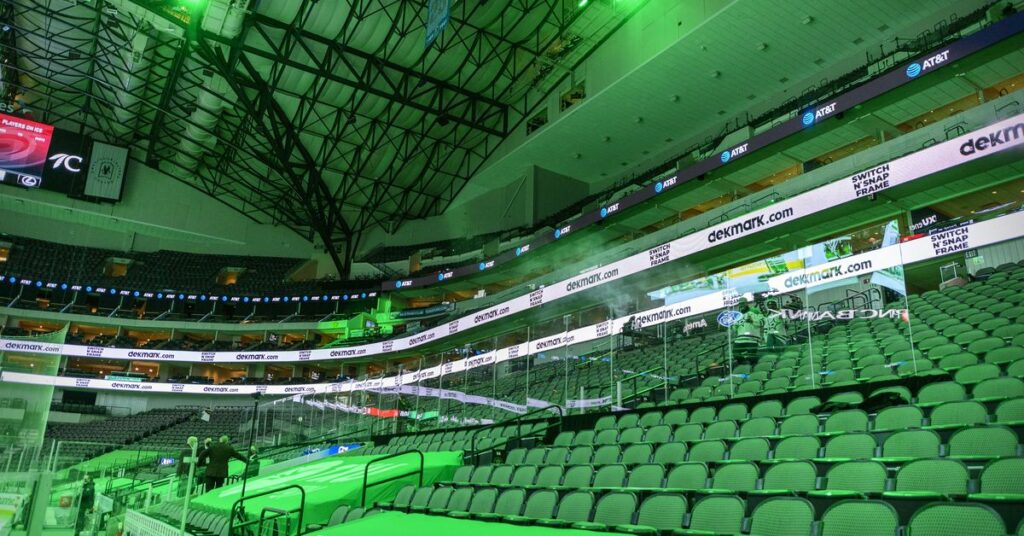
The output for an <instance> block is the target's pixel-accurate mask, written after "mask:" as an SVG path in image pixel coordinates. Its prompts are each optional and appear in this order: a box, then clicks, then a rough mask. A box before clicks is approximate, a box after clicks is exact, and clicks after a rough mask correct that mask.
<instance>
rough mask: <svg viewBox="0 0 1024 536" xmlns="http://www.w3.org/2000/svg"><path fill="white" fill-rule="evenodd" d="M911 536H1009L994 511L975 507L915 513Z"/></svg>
mask: <svg viewBox="0 0 1024 536" xmlns="http://www.w3.org/2000/svg"><path fill="white" fill-rule="evenodd" d="M906 534H907V536H961V535H964V534H970V535H971V536H1005V534H1006V527H1005V526H1004V525H1003V520H1002V518H1000V517H999V514H997V513H996V512H995V511H994V510H992V508H990V507H988V506H985V505H983V504H973V503H932V504H929V505H926V506H924V507H923V508H921V509H920V510H918V511H917V512H915V513H914V515H913V517H911V518H910V523H909V524H908V525H907V531H906Z"/></svg>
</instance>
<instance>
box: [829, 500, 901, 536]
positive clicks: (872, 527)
mask: <svg viewBox="0 0 1024 536" xmlns="http://www.w3.org/2000/svg"><path fill="white" fill-rule="evenodd" d="M898 526H899V518H898V517H897V515H896V509H895V508H893V507H892V505H890V504H889V503H887V502H884V501H865V500H861V499H853V500H845V501H839V502H837V503H835V504H833V505H832V506H830V507H829V509H828V510H826V511H825V513H824V515H822V517H821V529H820V534H821V536H893V535H894V534H896V528H897V527H898Z"/></svg>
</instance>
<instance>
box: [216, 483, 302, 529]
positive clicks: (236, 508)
mask: <svg viewBox="0 0 1024 536" xmlns="http://www.w3.org/2000/svg"><path fill="white" fill-rule="evenodd" d="M290 489H297V490H299V507H298V508H293V509H291V510H285V509H281V508H273V507H270V506H266V507H264V508H263V509H262V510H260V517H259V518H256V519H246V514H245V508H244V503H245V501H250V500H252V499H255V498H257V497H263V496H266V495H273V494H275V493H280V492H282V491H287V490H290ZM305 510H306V490H305V489H303V487H302V486H300V485H298V484H291V485H288V486H283V487H280V488H274V489H271V490H267V491H261V492H260V493H255V494H252V495H246V496H245V497H240V498H239V499H238V500H237V501H235V503H234V504H232V505H231V517H230V520H229V521H228V536H235V535H236V534H237V535H238V536H248V534H250V533H252V531H249V530H245V529H246V527H252V526H253V525H255V526H256V531H255V532H254V533H255V534H265V531H264V529H263V524H264V523H266V522H267V521H273V520H275V519H279V518H284V520H285V523H286V526H285V529H284V533H283V534H290V532H291V531H290V528H291V527H290V526H288V525H290V518H289V516H290V515H291V514H296V513H297V514H298V520H297V524H296V527H297V529H296V534H301V533H302V514H303V512H305ZM268 514H269V515H268ZM236 522H237V523H236ZM273 532H274V534H281V532H279V531H278V530H277V529H276V527H275V530H274V531H273Z"/></svg>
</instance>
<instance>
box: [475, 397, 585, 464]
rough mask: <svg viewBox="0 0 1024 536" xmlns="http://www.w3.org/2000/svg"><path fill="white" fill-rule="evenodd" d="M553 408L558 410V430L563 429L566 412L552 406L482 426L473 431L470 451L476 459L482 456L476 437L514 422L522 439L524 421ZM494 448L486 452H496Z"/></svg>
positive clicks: (559, 407)
mask: <svg viewBox="0 0 1024 536" xmlns="http://www.w3.org/2000/svg"><path fill="white" fill-rule="evenodd" d="M552 408H554V409H556V410H558V424H557V425H556V426H558V429H559V430H561V429H562V420H563V419H564V418H565V411H564V410H563V409H562V406H558V405H555V404H552V405H550V406H547V407H543V408H540V409H535V410H533V411H529V412H526V413H524V414H522V415H516V416H515V417H512V418H509V419H505V420H504V421H501V422H496V423H492V424H488V425H487V426H482V427H480V428H477V429H476V430H473V435H471V436H470V438H469V449H470V451H472V452H473V457H474V458H476V457H477V456H479V455H480V452H478V451H477V450H476V436H477V434H479V433H480V432H481V431H483V430H487V429H488V428H496V427H499V426H507V425H508V423H510V422H512V421H516V437H517V438H520V437H522V436H523V419H525V418H526V417H529V416H530V415H536V414H538V413H547V411H548V410H550V409H552ZM550 428H551V426H548V427H547V428H546V429H550ZM494 448H495V447H494V446H493V445H492V446H490V447H487V449H484V450H494Z"/></svg>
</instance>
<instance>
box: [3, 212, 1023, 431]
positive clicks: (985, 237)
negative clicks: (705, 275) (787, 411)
mask: <svg viewBox="0 0 1024 536" xmlns="http://www.w3.org/2000/svg"><path fill="white" fill-rule="evenodd" d="M1021 237H1024V212H1014V213H1012V214H1007V215H1005V216H1001V217H998V218H994V219H991V220H987V221H983V222H979V223H973V224H970V225H963V226H960V227H956V228H953V229H948V230H945V231H940V232H937V233H934V234H931V235H928V236H926V237H923V238H920V239H917V240H912V241H910V242H904V243H900V244H895V245H892V246H888V247H884V248H880V249H877V250H873V251H868V252H865V253H861V254H858V255H853V256H850V257H847V258H845V259H841V260H838V261H833V262H829V263H825V264H821V265H817V266H813V267H808V268H804V269H801V270H795V271H793V272H788V273H786V274H782V275H779V276H777V277H774V278H772V279H770V280H769V286H770V287H771V289H772V290H771V292H774V293H785V292H793V291H797V290H802V289H806V288H812V287H814V286H818V285H824V284H827V283H830V282H833V281H835V280H837V279H846V278H854V277H860V276H862V275H867V274H870V273H873V272H876V271H878V270H883V269H885V268H891V267H893V266H897V265H900V264H904V265H906V264H914V263H918V262H921V261H926V260H929V259H934V258H938V257H943V256H945V255H948V254H951V253H957V252H961V251H966V250H968V249H975V248H979V247H983V246H989V245H992V244H997V243H1000V242H1005V241H1007V240H1013V239H1016V238H1021ZM734 299H735V297H734V296H730V295H729V294H728V293H727V292H717V293H714V294H708V295H705V296H701V297H698V298H694V299H691V300H687V301H684V302H679V303H674V304H671V305H666V306H662V307H656V308H653V309H649V310H646V311H641V312H639V313H636V314H634V315H631V316H629V317H623V318H617V319H613V320H611V321H605V322H600V323H597V324H593V325H590V326H584V327H581V328H578V329H575V330H572V331H569V332H566V333H562V334H559V335H553V336H550V337H545V338H542V339H537V340H533V341H529V342H525V343H522V344H517V345H513V346H509V347H506V348H500V349H498V350H493V351H491V352H487V353H485V354H481V355H478V356H473V357H471V358H467V359H463V360H460V361H454V362H451V363H444V364H441V365H437V366H435V367H430V368H427V369H423V370H420V371H417V372H413V373H408V374H402V375H400V376H393V377H390V378H377V379H370V380H362V381H350V382H346V383H319V384H306V385H287V386H286V385H194V384H171V383H150V382H115V381H109V380H98V379H85V378H68V377H64V376H44V375H39V374H27V373H21V372H9V371H4V372H3V373H2V374H0V381H3V382H11V383H24V384H32V385H52V386H55V387H75V388H84V389H102V390H115V391H137V392H159V393H168V392H172V393H193V394H229V395H230V394H236V395H237V394H249V393H255V392H260V393H266V394H269V395H296V394H320V393H344V392H352V391H375V392H399V393H402V394H410V395H418V396H426V397H436V398H447V399H452V400H458V401H460V402H464V403H470V404H484V405H490V406H494V407H498V408H501V409H504V410H506V411H511V412H514V413H525V412H526V410H527V408H528V407H535V406H537V405H538V404H540V405H546V403H545V402H543V401H534V402H533V403H530V404H527V405H526V406H522V405H519V404H516V403H511V402H507V401H502V400H495V399H490V398H487V397H480V396H475V395H467V394H465V393H461V392H459V391H451V390H444V389H433V388H427V387H421V386H414V384H418V383H419V382H421V381H424V380H429V379H432V378H439V377H443V376H447V375H449V374H457V373H460V372H465V371H466V370H470V369H474V368H479V367H484V366H488V365H493V364H496V363H501V362H503V361H508V360H510V359H516V358H518V357H521V356H524V355H532V354H539V353H542V352H548V351H556V350H559V349H562V348H566V347H568V346H569V345H572V344H578V343H583V342H587V341H593V340H597V339H601V338H605V337H609V336H611V335H612V334H613V333H618V332H620V331H621V330H622V328H623V327H624V326H625V325H626V324H627V323H629V322H631V321H632V322H633V325H634V327H646V326H652V325H657V324H663V323H665V322H671V321H677V320H682V319H685V318H688V317H692V316H696V315H701V314H704V313H708V312H711V311H715V310H718V309H723V308H725V307H728V306H729V305H730V304H731V303H732V301H733V300H734ZM32 344H36V343H32Z"/></svg>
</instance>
